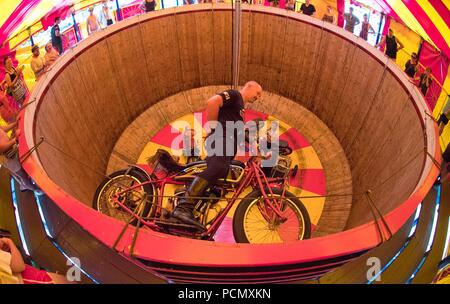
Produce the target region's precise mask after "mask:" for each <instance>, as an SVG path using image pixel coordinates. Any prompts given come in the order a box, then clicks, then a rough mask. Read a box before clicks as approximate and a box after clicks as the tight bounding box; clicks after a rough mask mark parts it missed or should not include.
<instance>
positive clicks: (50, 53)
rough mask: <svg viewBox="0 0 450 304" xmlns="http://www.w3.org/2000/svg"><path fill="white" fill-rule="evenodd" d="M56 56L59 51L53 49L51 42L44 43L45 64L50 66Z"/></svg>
mask: <svg viewBox="0 0 450 304" xmlns="http://www.w3.org/2000/svg"><path fill="white" fill-rule="evenodd" d="M58 57H59V53H58V51H56V50H55V48H54V47H53V45H52V44H51V42H49V43H47V44H46V45H45V56H44V59H45V62H46V63H47V65H48V66H49V67H50V66H51V65H52V64H53V63H54V62H55V61H56V59H58Z"/></svg>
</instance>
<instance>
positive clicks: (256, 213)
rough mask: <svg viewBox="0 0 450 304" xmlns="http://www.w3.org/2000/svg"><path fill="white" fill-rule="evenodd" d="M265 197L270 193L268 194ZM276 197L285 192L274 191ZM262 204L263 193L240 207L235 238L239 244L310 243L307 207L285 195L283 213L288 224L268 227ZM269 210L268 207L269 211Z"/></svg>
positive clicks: (271, 224)
mask: <svg viewBox="0 0 450 304" xmlns="http://www.w3.org/2000/svg"><path fill="white" fill-rule="evenodd" d="M265 191H266V193H267V192H268V189H267V190H265ZM272 192H273V194H274V196H275V197H281V195H282V190H281V189H276V188H272ZM260 204H264V202H263V200H262V193H261V191H260V190H256V191H253V192H252V193H250V194H249V195H247V196H246V197H245V198H243V199H242V201H241V202H240V203H239V205H238V207H237V208H236V211H235V213H234V217H233V234H234V238H235V241H236V242H237V243H251V244H271V243H285V242H292V241H299V240H303V239H308V238H310V236H311V220H310V218H309V214H308V211H307V210H306V208H305V206H304V205H303V204H302V203H301V202H300V200H299V199H298V198H296V197H295V196H294V195H293V194H292V193H290V192H288V191H285V198H284V200H283V202H282V204H283V207H282V212H283V215H284V216H285V217H287V220H286V221H285V222H284V223H282V222H281V221H279V220H278V219H276V218H274V220H273V221H272V222H271V223H269V222H268V221H266V219H265V218H264V217H263V215H262V213H261V210H260V207H261V205H260ZM267 208H269V207H267Z"/></svg>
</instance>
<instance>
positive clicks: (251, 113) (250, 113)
mask: <svg viewBox="0 0 450 304" xmlns="http://www.w3.org/2000/svg"><path fill="white" fill-rule="evenodd" d="M267 117H269V114H266V113H262V112H259V111H255V110H252V109H247V110H245V112H244V122H248V121H251V120H254V119H257V118H259V119H262V120H263V121H266V120H267Z"/></svg>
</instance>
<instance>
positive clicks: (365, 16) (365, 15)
mask: <svg viewBox="0 0 450 304" xmlns="http://www.w3.org/2000/svg"><path fill="white" fill-rule="evenodd" d="M363 18H364V21H366V22H367V20H368V18H367V14H364V16H363Z"/></svg>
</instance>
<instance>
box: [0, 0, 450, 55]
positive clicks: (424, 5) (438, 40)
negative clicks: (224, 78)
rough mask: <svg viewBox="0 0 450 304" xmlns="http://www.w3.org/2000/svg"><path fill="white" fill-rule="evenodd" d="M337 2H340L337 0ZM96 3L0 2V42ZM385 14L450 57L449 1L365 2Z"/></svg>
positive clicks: (80, 0)
mask: <svg viewBox="0 0 450 304" xmlns="http://www.w3.org/2000/svg"><path fill="white" fill-rule="evenodd" d="M337 1H339V0H337ZM96 2H100V1H99V0H0V5H1V9H0V29H1V30H0V42H2V44H3V42H4V41H6V40H7V39H10V38H11V37H14V36H15V35H18V34H19V33H21V32H23V31H24V30H25V29H27V28H28V27H31V28H32V30H33V28H47V26H48V22H46V21H47V20H46V18H45V17H46V16H49V15H51V13H52V12H58V11H64V10H66V12H67V11H68V9H69V7H70V6H72V5H75V9H76V8H77V6H80V7H81V6H87V5H90V4H92V3H96ZM360 2H364V3H368V4H372V6H373V7H376V8H380V9H381V10H382V11H383V12H384V13H385V14H387V15H389V16H391V17H392V18H394V19H395V20H397V21H401V22H403V23H404V24H405V25H407V26H408V27H409V28H410V29H412V30H413V31H415V32H416V33H418V34H419V35H420V36H422V38H424V39H425V40H427V41H428V42H430V43H431V44H433V45H434V46H436V47H437V48H438V49H439V50H441V51H442V53H444V54H445V55H446V56H447V57H450V29H449V27H450V0H365V1H360Z"/></svg>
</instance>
